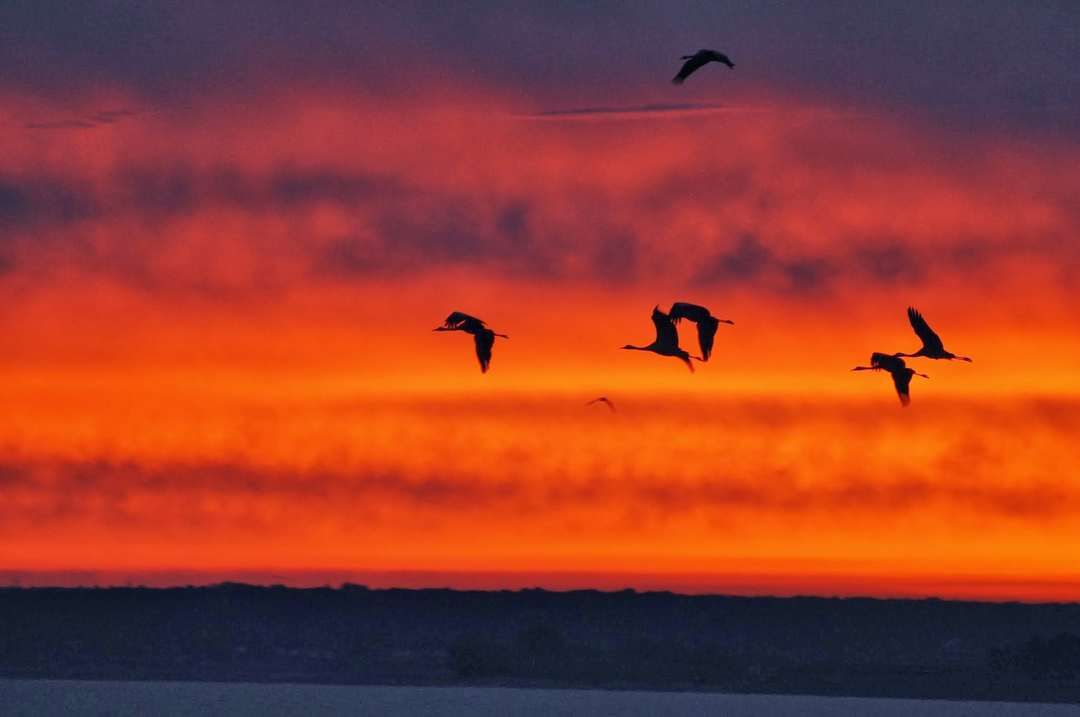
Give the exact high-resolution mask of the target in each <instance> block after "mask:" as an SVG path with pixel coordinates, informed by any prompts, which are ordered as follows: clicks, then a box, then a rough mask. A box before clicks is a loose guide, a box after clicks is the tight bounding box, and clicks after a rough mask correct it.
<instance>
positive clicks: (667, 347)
mask: <svg viewBox="0 0 1080 717" xmlns="http://www.w3.org/2000/svg"><path fill="white" fill-rule="evenodd" d="M907 315H908V321H909V322H911V328H912V329H914V331H915V335H916V336H918V337H919V338H920V339H921V340H922V347H921V348H920V349H919V350H918V351H916V352H915V353H902V352H901V353H892V354H889V353H884V352H881V351H875V352H874V353H872V354H870V365H869V366H856V367H855V368H853V369H851V370H852V371H885V372H886V373H888V374H889V375H890V376H891V377H892V381H893V385H894V386H895V387H896V394H897V395H898V396H899V397H900V403H901V405H904V406H907V405H908V404H909V403H910V402H911V378H912V376H921V377H923V378H930V377H929V376H927V375H926V374H924V373H919V372H917V371H915V370H914V369H912V368H908V366H907V364H906V363H905V362H904V357H907V358H928V359H943V360H948V361H951V360H957V361H968V362H970V361H971V358H970V357H968V356H958V355H956V354H954V353H952V352H951V351H947V350H946V349H945V344H944V343H943V342H942V340H941V337H940V336H938V335H937V333H935V332H934V330H933V329H932V328H930V324H928V323H926V319H924V318H923V316H922V314H920V313H919V312H918V311H917V310H916V309H914V308H911V307H908V310H907ZM651 318H652V322H653V327H654V328H655V329H656V338H655V339H654V340H653V342H652V343H651V344H648V345H646V346H634V345H633V344H627V345H625V346H623V347H622V348H623V349H629V350H633V351H651V352H652V353H654V354H657V355H659V356H670V357H672V358H677V359H679V360H680V361H682V362H683V363H684V364H686V367H687V368H688V369H690V372H691V373H693V371H694V364H693V363H692V362H691V359H693V360H694V361H702V362H705V361H708V360H709V356H711V355H712V349H713V343H714V341H715V339H716V330H717V329H718V328H719V327H720V324H731V325H734V324H735V322H734V321H732V320H731V319H718V318H716V317H715V316H713V315H712V312H710V311H709V310H708V309H707V308H705V307H704V306H700V305H698V304H691V303H687V302H685V301H678V302H675V303H674V304H672V305H671V309H670V310H669V311H668V312H667V313H664V312H663V311H661V310H660V307H659V306H655V307H653V310H652V317H651ZM683 319H687V320H689V321H693V322H694V323H695V324H696V325H697V337H698V347H699V348H700V349H701V356H693V355H691V354H690V353H689V352H688V351H686V350H685V349H683V348H682V347H681V346H679V330H678V327H677V324H678V323H679V322H680V321H682V320H683ZM433 330H434V331H464V332H465V333H467V334H472V337H473V343H474V344H475V346H476V358H477V360H479V362H480V371H481V372H482V373H487V370H488V368H489V367H490V366H491V349H492V347H493V346H494V345H495V338H496V337H500V338H504V339H508V338H510V337H509V336H507V335H506V334H500V333H496V332H495V331H493V330H492V329H489V328H488V327H487V324H485V323H484V321H483V320H481V319H478V318H476V317H475V316H470V315H469V314H466V313H464V312H462V311H455V312H453V313H451V314H450V315H449V316H447V317H446V320H445V321H444V322H443V323H442V325H440V326H437V327H435V329H433ZM597 403H603V404H606V405H607V407H608V408H609V409H611V410H612V411H614V410H615V404H614V403H612V402H611V401H610V400H609V399H608V398H607V397H606V396H600V397H599V398H595V399H593V400H592V401H589V402H588V403H587V404H586V405H593V404H597Z"/></svg>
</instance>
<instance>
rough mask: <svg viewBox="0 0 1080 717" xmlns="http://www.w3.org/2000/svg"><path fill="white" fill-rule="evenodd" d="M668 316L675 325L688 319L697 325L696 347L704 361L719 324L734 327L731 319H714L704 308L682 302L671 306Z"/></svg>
mask: <svg viewBox="0 0 1080 717" xmlns="http://www.w3.org/2000/svg"><path fill="white" fill-rule="evenodd" d="M668 315H669V316H670V317H671V319H672V321H674V322H675V323H676V324H678V323H679V322H680V321H682V320H683V319H690V320H691V321H693V322H694V323H695V324H697V338H698V345H699V346H700V347H701V358H702V359H704V360H706V361H708V360H709V356H710V355H711V354H712V347H713V339H714V338H716V328H717V327H718V326H719V325H720V324H731V325H732V326H734V325H735V322H734V321H732V320H731V319H718V318H716V317H714V316H713V315H712V314H711V313H709V310H708V309H706V308H705V307H704V306H698V305H697V304H688V303H686V302H684V301H677V302H675V303H674V304H672V305H671V311H670V312H668Z"/></svg>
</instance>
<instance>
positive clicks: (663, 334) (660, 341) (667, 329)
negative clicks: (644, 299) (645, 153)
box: [623, 306, 704, 373]
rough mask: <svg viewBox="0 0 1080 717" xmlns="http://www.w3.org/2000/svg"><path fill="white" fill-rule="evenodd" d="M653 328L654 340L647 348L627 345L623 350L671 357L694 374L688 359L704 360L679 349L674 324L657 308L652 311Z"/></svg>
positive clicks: (677, 334) (692, 366) (692, 365)
mask: <svg viewBox="0 0 1080 717" xmlns="http://www.w3.org/2000/svg"><path fill="white" fill-rule="evenodd" d="M652 322H653V326H655V327H656V340H655V341H653V342H652V343H651V344H649V345H648V346H632V345H630V344H627V345H626V346H623V348H624V349H630V350H632V351H652V352H653V353H655V354H660V355H661V356H672V357H674V358H677V359H679V360H681V361H682V362H683V363H685V364H686V367H687V368H688V369H690V373H693V372H694V364H692V363H690V359H694V360H696V361H704V359H701V358H698V357H697V356H691V355H690V354H688V353H687V352H686V351H683V350H682V349H681V348H679V332H678V330H676V328H675V322H673V321H672V320H671V317H670V316H668V315H667V314H665V313H664V312H663V311H661V310H660V307H659V306H657V307H655V308H654V309H653V311H652Z"/></svg>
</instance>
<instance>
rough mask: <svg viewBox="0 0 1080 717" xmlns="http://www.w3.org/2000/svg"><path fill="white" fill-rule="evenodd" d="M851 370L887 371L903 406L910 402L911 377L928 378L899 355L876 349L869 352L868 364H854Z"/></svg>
mask: <svg viewBox="0 0 1080 717" xmlns="http://www.w3.org/2000/svg"><path fill="white" fill-rule="evenodd" d="M851 370H852V371H888V372H889V374H890V375H891V376H892V380H893V385H894V386H896V395H897V396H899V397H900V404H901V405H903V406H906V405H908V404H909V403H911V391H910V386H911V377H912V376H922V377H923V378H930V377H929V376H927V375H926V374H925V373H918V372H917V371H915V369H911V368H908V367H907V365H906V364H905V363H904V359H902V358H900V357H899V356H892V355H890V354H884V353H879V352H877V351H875V352H874V353H872V354H870V365H869V366H856V367H855V368H853V369H851Z"/></svg>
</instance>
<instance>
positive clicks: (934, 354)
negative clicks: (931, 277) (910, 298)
mask: <svg viewBox="0 0 1080 717" xmlns="http://www.w3.org/2000/svg"><path fill="white" fill-rule="evenodd" d="M907 317H908V321H910V322H911V328H913V329H915V334H916V335H917V336H918V337H919V338H920V339H922V348H921V349H919V350H918V351H916V352H915V353H913V354H903V353H900V354H893V356H898V357H899V356H907V357H909V358H915V357H917V356H922V357H923V358H931V359H948V360H950V361H951V360H952V359H957V360H959V361H967V362H969V363H970V362H971V359H970V358H969V357H967V356H957V355H956V354H954V353H953V352H951V351H946V350H945V344H943V343H942V342H941V337H940V336H938V335H937V334H936V333H934V330H933V329H932V328H930V324H928V323H926V319H924V318H923V316H922V314H920V313H919V312H918V310H916V309H914V308H912V307H910V306H909V307H908V310H907Z"/></svg>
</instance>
